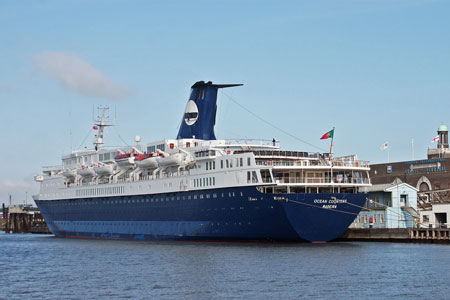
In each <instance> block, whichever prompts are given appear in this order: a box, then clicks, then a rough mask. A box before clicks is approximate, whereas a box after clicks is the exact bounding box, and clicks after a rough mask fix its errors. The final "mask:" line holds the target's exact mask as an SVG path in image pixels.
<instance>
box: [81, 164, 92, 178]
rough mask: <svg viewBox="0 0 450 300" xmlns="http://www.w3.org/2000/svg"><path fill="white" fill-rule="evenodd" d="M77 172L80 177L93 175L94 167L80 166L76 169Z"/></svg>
mask: <svg viewBox="0 0 450 300" xmlns="http://www.w3.org/2000/svg"><path fill="white" fill-rule="evenodd" d="M77 173H78V175H80V176H82V177H92V176H94V175H95V172H94V168H92V167H84V166H82V167H81V169H78V170H77Z"/></svg>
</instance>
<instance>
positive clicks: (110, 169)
mask: <svg viewBox="0 0 450 300" xmlns="http://www.w3.org/2000/svg"><path fill="white" fill-rule="evenodd" d="M94 171H95V173H97V175H99V176H106V175H112V174H113V173H114V165H113V164H102V163H99V164H98V165H97V166H95V167H94Z"/></svg>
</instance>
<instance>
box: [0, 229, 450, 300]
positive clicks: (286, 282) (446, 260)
mask: <svg viewBox="0 0 450 300" xmlns="http://www.w3.org/2000/svg"><path fill="white" fill-rule="evenodd" d="M0 246H1V247H0V266H1V271H0V272H1V274H2V275H3V276H2V281H1V286H2V287H1V289H0V300H3V299H5V300H6V299H8V300H11V299H150V298H151V299H196V300H197V299H246V300H248V299H271V298H274V299H275V298H276V299H280V298H284V299H330V298H331V299H364V298H367V299H374V298H379V299H404V298H419V297H422V296H423V295H428V296H430V298H431V297H432V298H433V299H447V295H448V293H449V292H450V291H449V287H448V285H447V282H446V278H448V277H449V275H450V268H442V266H446V265H449V264H450V255H448V253H449V252H450V246H439V247H435V246H434V245H426V244H424V245H416V244H389V243H329V244H326V245H317V246H316V245H310V244H269V243H264V244H258V243H178V242H128V241H100V240H71V239H58V238H54V237H51V236H34V235H5V234H1V233H0ZM5 274H6V276H5ZM424 278H426V280H427V282H433V285H428V284H425V283H424V281H423V280H424ZM435 287H439V288H435Z"/></svg>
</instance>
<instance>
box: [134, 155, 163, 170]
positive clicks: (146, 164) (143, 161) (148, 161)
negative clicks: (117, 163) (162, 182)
mask: <svg viewBox="0 0 450 300" xmlns="http://www.w3.org/2000/svg"><path fill="white" fill-rule="evenodd" d="M134 162H135V163H136V166H138V167H139V168H140V169H156V168H157V167H158V157H157V156H155V155H154V154H153V153H144V154H138V155H137V156H135V159H134Z"/></svg>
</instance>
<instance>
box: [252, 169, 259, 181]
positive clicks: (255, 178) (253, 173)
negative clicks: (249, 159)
mask: <svg viewBox="0 0 450 300" xmlns="http://www.w3.org/2000/svg"><path fill="white" fill-rule="evenodd" d="M257 182H258V176H257V175H256V171H252V183H257Z"/></svg>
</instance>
